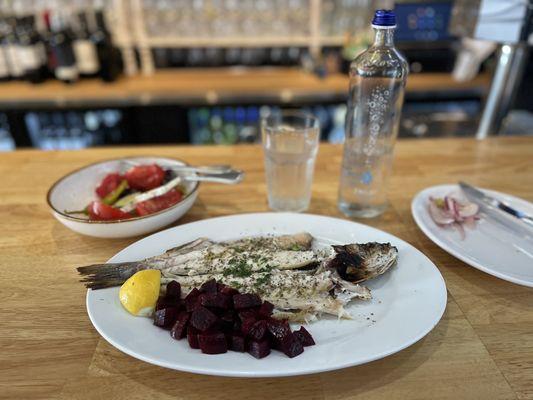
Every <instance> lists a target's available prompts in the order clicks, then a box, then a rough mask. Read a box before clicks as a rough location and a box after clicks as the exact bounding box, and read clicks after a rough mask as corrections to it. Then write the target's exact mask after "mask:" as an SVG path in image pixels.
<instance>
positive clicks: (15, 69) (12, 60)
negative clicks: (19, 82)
mask: <svg viewBox="0 0 533 400" xmlns="http://www.w3.org/2000/svg"><path fill="white" fill-rule="evenodd" d="M19 47H20V46H18V45H16V44H9V45H7V46H6V56H7V62H8V65H9V72H10V74H11V76H13V77H19V76H22V74H23V73H24V70H23V68H22V63H21V62H20V56H19V53H20V52H19Z"/></svg>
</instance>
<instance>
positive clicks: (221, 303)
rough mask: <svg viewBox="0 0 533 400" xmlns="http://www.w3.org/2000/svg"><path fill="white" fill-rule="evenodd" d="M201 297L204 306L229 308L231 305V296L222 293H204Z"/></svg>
mask: <svg viewBox="0 0 533 400" xmlns="http://www.w3.org/2000/svg"><path fill="white" fill-rule="evenodd" d="M199 299H200V304H201V305H203V306H204V307H213V308H223V309H228V308H230V306H231V297H229V296H226V295H225V294H222V293H202V294H201V295H200V297H199Z"/></svg>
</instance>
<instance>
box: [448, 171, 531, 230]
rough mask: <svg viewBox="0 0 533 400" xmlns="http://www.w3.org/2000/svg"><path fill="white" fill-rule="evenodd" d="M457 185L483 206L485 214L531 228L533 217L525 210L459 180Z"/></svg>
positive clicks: (505, 222) (506, 222)
mask: <svg viewBox="0 0 533 400" xmlns="http://www.w3.org/2000/svg"><path fill="white" fill-rule="evenodd" d="M459 187H460V188H461V190H462V191H463V193H464V194H465V195H466V197H468V199H469V200H470V201H472V202H474V203H476V204H478V205H481V206H484V207H483V208H484V210H485V212H486V213H487V214H489V215H490V216H493V217H495V218H496V219H498V220H499V221H500V222H502V223H504V224H505V225H508V226H509V225H510V224H514V226H515V227H518V226H519V227H522V228H525V227H527V228H529V229H533V217H532V216H530V215H528V214H526V213H525V212H523V211H520V210H517V209H516V208H514V207H511V206H510V205H508V204H506V203H504V202H502V201H500V200H498V199H496V198H494V197H492V196H489V195H487V194H486V193H484V192H482V191H481V190H479V189H477V188H475V187H473V186H471V185H469V184H467V183H465V182H459ZM504 216H505V217H507V218H505V217H504ZM502 217H503V218H502ZM517 224H518V225H517ZM511 227H512V226H511Z"/></svg>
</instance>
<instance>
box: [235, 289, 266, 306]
mask: <svg viewBox="0 0 533 400" xmlns="http://www.w3.org/2000/svg"><path fill="white" fill-rule="evenodd" d="M261 303H262V301H261V298H260V297H259V296H258V295H256V294H253V293H243V294H236V295H234V296H233V305H234V307H235V309H236V310H242V309H244V308H251V307H258V306H260V305H261Z"/></svg>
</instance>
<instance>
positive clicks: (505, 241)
mask: <svg viewBox="0 0 533 400" xmlns="http://www.w3.org/2000/svg"><path fill="white" fill-rule="evenodd" d="M482 190H483V191H484V192H486V193H487V194H488V195H490V196H492V197H494V198H496V199H498V200H501V201H505V202H506V203H508V204H509V205H510V206H511V207H516V208H517V209H520V210H523V211H524V212H526V213H528V214H533V204H531V203H529V202H527V201H525V200H522V199H519V198H518V197H514V196H510V195H508V194H503V193H500V192H495V191H493V190H486V189H482ZM452 192H460V189H459V187H458V186H457V185H440V186H433V187H430V188H427V189H424V190H423V191H421V192H420V193H418V194H417V195H416V196H415V198H414V199H413V202H412V203H411V212H412V214H413V218H414V219H415V221H416V223H417V225H418V226H419V228H420V229H421V230H422V232H424V233H425V234H426V236H427V237H428V238H429V239H431V241H433V242H434V243H435V244H436V245H437V246H439V247H440V248H442V249H443V250H444V251H446V252H448V253H450V254H451V255H453V256H455V257H457V258H458V259H460V260H461V261H464V262H465V263H467V264H469V265H471V266H472V267H474V268H477V269H479V270H481V271H483V272H486V273H487V274H490V275H494V276H496V277H498V278H500V279H503V280H506V281H509V282H513V283H517V284H519V285H524V286H530V287H533V243H532V242H530V241H527V240H526V239H524V238H521V237H518V236H517V235H515V234H513V233H511V232H509V231H508V230H507V229H506V228H504V227H502V226H501V225H499V224H498V223H496V222H493V221H492V220H491V219H490V218H489V217H487V216H485V215H484V214H483V213H482V214H481V219H480V220H479V221H478V222H477V224H476V228H475V229H467V230H466V237H465V238H464V240H462V239H461V236H460V234H459V232H457V231H456V230H454V229H448V228H442V227H439V226H438V225H437V224H435V222H434V221H433V220H432V219H431V217H430V215H429V211H428V208H427V207H428V206H427V205H428V199H429V197H430V196H433V197H444V196H445V195H448V194H450V193H452Z"/></svg>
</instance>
